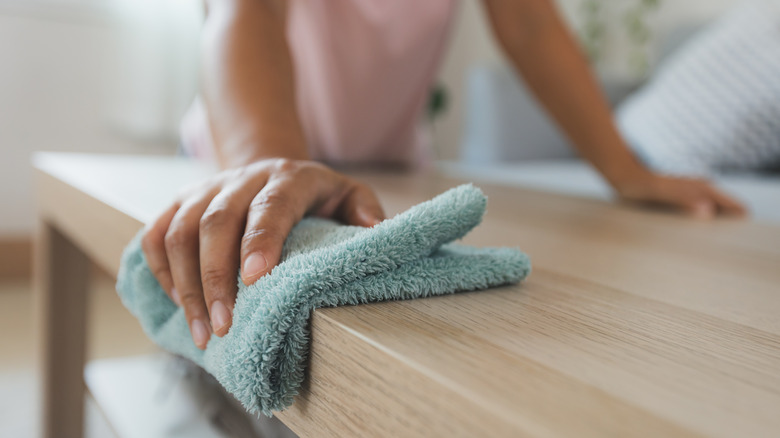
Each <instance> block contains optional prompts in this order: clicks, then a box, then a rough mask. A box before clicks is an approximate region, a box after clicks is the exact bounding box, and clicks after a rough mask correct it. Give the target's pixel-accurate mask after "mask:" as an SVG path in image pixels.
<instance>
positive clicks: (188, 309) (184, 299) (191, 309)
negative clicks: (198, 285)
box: [179, 293, 203, 316]
mask: <svg viewBox="0 0 780 438" xmlns="http://www.w3.org/2000/svg"><path fill="white" fill-rule="evenodd" d="M179 299H180V300H181V304H182V307H184V311H185V313H187V314H188V315H192V316H197V315H198V314H200V309H201V308H202V307H203V296H202V295H198V294H195V293H189V294H182V295H180V297H179Z"/></svg>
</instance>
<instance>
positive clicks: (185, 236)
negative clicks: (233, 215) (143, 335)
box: [165, 192, 215, 349]
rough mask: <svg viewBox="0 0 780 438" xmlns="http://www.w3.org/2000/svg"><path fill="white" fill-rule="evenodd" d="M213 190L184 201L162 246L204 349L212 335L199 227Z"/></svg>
mask: <svg viewBox="0 0 780 438" xmlns="http://www.w3.org/2000/svg"><path fill="white" fill-rule="evenodd" d="M214 195H215V193H214V192H208V193H205V194H204V195H201V196H200V197H198V198H194V199H191V200H188V201H186V202H185V203H184V204H182V206H181V208H180V209H179V210H178V211H177V212H176V214H175V215H174V217H173V219H172V220H171V225H170V227H169V228H168V232H167V233H166V235H165V249H166V252H167V254H168V263H169V265H170V268H171V275H172V277H173V284H174V287H175V288H176V291H177V293H178V297H179V301H180V303H181V306H182V308H183V309H184V314H185V316H186V318H187V323H188V325H189V327H190V332H191V333H192V340H193V341H194V342H195V345H197V347H198V348H201V349H203V348H206V343H207V342H208V340H209V338H210V336H211V329H210V328H209V318H208V312H207V311H206V304H205V302H204V299H203V288H202V286H201V282H200V260H199V247H200V245H199V241H198V239H199V230H200V218H201V217H202V216H203V213H204V212H205V211H206V208H207V207H208V205H209V203H210V201H211V199H212V197H213V196H214Z"/></svg>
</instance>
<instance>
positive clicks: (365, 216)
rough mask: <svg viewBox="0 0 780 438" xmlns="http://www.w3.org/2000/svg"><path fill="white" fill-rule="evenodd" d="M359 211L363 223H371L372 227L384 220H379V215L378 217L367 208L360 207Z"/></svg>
mask: <svg viewBox="0 0 780 438" xmlns="http://www.w3.org/2000/svg"><path fill="white" fill-rule="evenodd" d="M357 213H358V216H359V217H360V220H361V221H363V223H365V224H370V225H371V226H372V227H373V226H374V225H376V224H378V223H380V222H382V221H381V220H379V218H378V217H376V215H374V214H372V213H371V212H369V211H368V210H366V209H365V208H362V207H358V211H357Z"/></svg>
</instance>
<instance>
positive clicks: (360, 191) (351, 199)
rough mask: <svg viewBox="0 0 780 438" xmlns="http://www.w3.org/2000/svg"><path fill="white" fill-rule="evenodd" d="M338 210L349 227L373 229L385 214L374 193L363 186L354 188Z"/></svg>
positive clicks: (357, 185) (358, 185) (359, 185)
mask: <svg viewBox="0 0 780 438" xmlns="http://www.w3.org/2000/svg"><path fill="white" fill-rule="evenodd" d="M340 210H341V212H340V216H341V217H342V218H343V220H344V222H346V223H347V224H350V225H358V226H362V227H373V226H374V225H376V224H378V223H379V222H382V221H383V220H384V219H385V212H384V210H383V209H382V205H381V204H380V203H379V200H378V199H377V198H376V195H375V194H374V191H373V190H371V188H369V187H368V186H366V185H363V184H356V185H355V186H354V188H353V189H352V190H351V191H350V192H349V193H348V194H347V196H346V198H345V199H344V201H343V202H342V205H341V207H340Z"/></svg>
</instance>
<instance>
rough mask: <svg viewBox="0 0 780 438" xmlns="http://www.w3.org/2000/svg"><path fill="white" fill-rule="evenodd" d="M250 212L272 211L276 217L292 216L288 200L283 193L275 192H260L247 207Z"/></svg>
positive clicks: (290, 204)
mask: <svg viewBox="0 0 780 438" xmlns="http://www.w3.org/2000/svg"><path fill="white" fill-rule="evenodd" d="M249 208H250V209H252V210H259V211H263V210H274V211H275V212H276V214H278V215H283V216H287V215H291V214H293V206H292V203H291V202H290V199H289V197H288V196H287V195H285V194H284V193H280V192H277V191H272V192H261V193H260V195H259V196H257V197H256V198H255V199H254V200H252V204H251V205H250V206H249Z"/></svg>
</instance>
